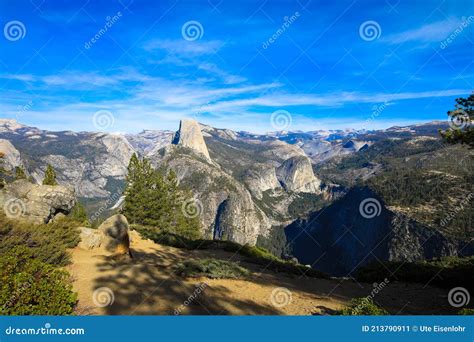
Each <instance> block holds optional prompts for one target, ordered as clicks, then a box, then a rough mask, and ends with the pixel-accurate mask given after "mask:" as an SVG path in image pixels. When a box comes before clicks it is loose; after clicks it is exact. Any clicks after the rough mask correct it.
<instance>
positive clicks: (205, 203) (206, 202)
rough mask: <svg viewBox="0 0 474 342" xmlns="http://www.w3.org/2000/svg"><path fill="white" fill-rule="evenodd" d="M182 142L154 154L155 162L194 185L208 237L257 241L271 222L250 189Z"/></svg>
mask: <svg viewBox="0 0 474 342" xmlns="http://www.w3.org/2000/svg"><path fill="white" fill-rule="evenodd" d="M188 152H189V151H187V150H186V149H183V148H182V147H181V146H179V145H178V146H174V145H171V146H168V147H167V148H166V149H164V150H163V151H162V153H158V154H156V155H154V156H152V158H151V161H152V163H153V165H154V166H156V167H158V166H161V167H165V168H166V169H168V170H173V171H174V172H175V173H176V176H177V178H178V181H179V182H180V184H181V185H183V186H185V187H187V188H190V189H192V193H193V194H195V196H196V198H195V199H196V201H197V203H198V204H197V207H198V208H199V214H200V218H201V222H202V225H203V234H204V236H205V237H206V238H211V239H212V238H215V239H226V240H232V241H235V242H238V243H241V244H245V243H249V244H251V245H254V244H255V243H256V241H257V237H258V236H259V235H266V234H267V233H268V230H269V229H270V228H271V224H270V222H269V220H268V218H267V217H266V216H265V214H264V213H263V212H262V211H261V210H260V209H259V208H258V207H257V206H256V205H255V203H254V202H253V200H252V196H251V194H250V192H249V191H248V190H247V189H246V187H245V186H244V185H243V184H241V183H240V182H238V181H236V180H235V179H234V178H233V177H232V176H231V175H229V174H227V173H226V172H225V171H223V170H222V169H221V168H220V167H218V166H217V165H214V164H209V163H207V162H205V161H203V160H202V159H201V158H196V156H195V155H194V154H192V153H188Z"/></svg>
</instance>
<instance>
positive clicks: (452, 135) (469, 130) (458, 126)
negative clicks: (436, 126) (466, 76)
mask: <svg viewBox="0 0 474 342" xmlns="http://www.w3.org/2000/svg"><path fill="white" fill-rule="evenodd" d="M454 107H455V108H454V109H453V110H451V111H449V112H448V116H449V117H450V120H451V122H452V126H453V127H452V128H449V129H447V130H446V131H440V134H441V136H442V137H443V138H444V140H445V141H447V142H448V143H451V144H467V145H469V146H470V147H471V148H472V147H474V127H472V121H473V120H474V93H472V94H471V95H470V96H469V97H468V98H462V97H460V98H457V99H456V104H455V105H454Z"/></svg>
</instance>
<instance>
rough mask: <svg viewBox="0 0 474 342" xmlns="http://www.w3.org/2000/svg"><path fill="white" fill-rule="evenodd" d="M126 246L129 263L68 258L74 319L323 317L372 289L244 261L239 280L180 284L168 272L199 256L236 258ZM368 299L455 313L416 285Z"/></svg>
mask: <svg viewBox="0 0 474 342" xmlns="http://www.w3.org/2000/svg"><path fill="white" fill-rule="evenodd" d="M131 246H132V251H133V255H134V258H133V259H132V260H114V259H113V258H110V257H105V256H103V255H100V251H98V250H89V251H86V250H82V249H79V248H75V249H73V250H72V251H71V253H72V259H73V263H72V264H71V265H70V266H68V270H69V272H70V273H71V275H72V276H73V279H74V281H73V286H74V290H75V291H76V292H78V295H79V306H78V314H92V315H101V314H111V315H116V314H118V315H174V314H183V315H189V314H193V315H209V314H212V315H224V314H232V315H254V314H257V315H269V314H283V315H310V314H323V313H325V312H326V313H328V312H331V310H337V309H340V308H342V307H343V306H345V305H347V303H348V302H349V300H350V299H351V298H354V297H364V296H367V295H368V294H369V293H370V292H371V291H372V290H373V285H372V284H359V283H356V282H354V281H351V280H341V279H332V280H323V279H315V278H306V277H296V276H289V275H285V274H281V273H280V274H277V273H273V272H267V271H264V272H262V273H260V271H261V270H260V269H259V266H257V265H253V264H249V263H244V262H242V265H243V266H245V267H247V268H249V269H250V270H251V271H252V272H253V273H252V275H251V276H250V277H249V278H248V279H246V280H230V279H208V278H200V279H182V278H180V277H178V276H176V275H175V274H174V272H173V268H174V266H175V265H177V264H178V263H179V262H181V261H184V260H189V259H193V258H204V257H213V258H217V259H226V260H233V261H240V256H239V255H234V254H233V253H228V252H224V251H210V250H202V251H187V250H181V249H177V248H173V247H168V246H162V245H159V244H156V243H154V242H152V241H150V240H144V239H142V238H140V237H139V236H137V235H135V234H134V235H133V239H132V245H131ZM95 290H97V291H96V292H95V294H96V295H95V296H94V291H95ZM112 299H113V302H112ZM374 299H375V301H376V302H377V303H378V304H379V305H380V306H382V307H383V308H385V309H386V310H388V311H389V312H390V313H392V314H434V313H445V314H449V313H454V311H453V310H452V308H450V306H449V304H448V302H447V291H445V290H442V289H438V288H433V287H427V288H423V286H422V285H415V284H404V283H389V284H388V285H387V286H386V287H385V288H384V289H383V290H382V291H380V292H379V294H377V295H376V297H375V298H374ZM110 302H112V303H110ZM109 303H110V305H105V304H109ZM101 305H105V306H103V307H101Z"/></svg>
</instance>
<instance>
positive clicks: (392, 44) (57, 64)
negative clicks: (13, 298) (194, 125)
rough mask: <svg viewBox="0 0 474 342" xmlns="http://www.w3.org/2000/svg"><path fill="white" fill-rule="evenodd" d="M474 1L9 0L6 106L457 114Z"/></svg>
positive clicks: (87, 113) (81, 111)
mask: <svg viewBox="0 0 474 342" xmlns="http://www.w3.org/2000/svg"><path fill="white" fill-rule="evenodd" d="M473 9H474V6H473V3H472V1H469V0H466V1H463V0H452V1H448V0H445V1H428V0H423V1H397V0H387V1H384V0H380V1H353V0H348V1H346V0H338V1H308V0H298V1H265V0H263V1H257V0H256V1H249V0H244V1H225V0H224V1H219V0H212V1H207V0H204V1H196V0H195V1H184V0H181V1H175V0H171V1H151V0H149V1H145V0H120V1H118V0H109V1H93V0H89V1H87V0H77V1H72V0H71V1H59V0H57V1H53V0H31V1H29V0H27V1H22V0H17V1H5V0H1V1H0V23H1V25H2V28H3V36H2V37H0V52H1V53H0V87H1V92H2V95H1V98H0V117H2V118H15V119H17V120H18V121H19V122H21V123H24V124H28V125H34V126H37V127H40V128H45V129H51V130H76V131H80V130H104V131H111V132H139V131H141V130H143V129H173V130H175V129H176V128H177V127H178V121H179V119H181V118H184V117H191V118H195V119H197V120H198V121H200V122H203V123H205V124H209V125H212V126H215V127H224V128H230V129H234V130H247V131H253V132H266V131H272V130H278V129H289V130H317V129H331V128H334V129H335V128H338V129H340V128H367V129H371V128H386V127H389V126H392V125H405V124H412V123H416V122H425V121H430V120H446V111H447V110H449V109H451V107H452V105H453V103H454V99H455V98H456V97H459V96H465V95H468V94H469V93H470V91H472V90H473V89H474V87H473V84H474V65H473V55H474V54H473V52H474V51H473V43H474V29H473V26H474V17H472V16H473V15H474V11H473ZM107 23H108V24H107ZM15 29H18V30H16V31H15ZM94 37H95V38H94ZM448 38H450V40H447V39H448ZM96 113H99V114H96ZM104 113H106V114H105V118H104V117H102V118H101V116H103V115H104ZM274 113H276V114H274Z"/></svg>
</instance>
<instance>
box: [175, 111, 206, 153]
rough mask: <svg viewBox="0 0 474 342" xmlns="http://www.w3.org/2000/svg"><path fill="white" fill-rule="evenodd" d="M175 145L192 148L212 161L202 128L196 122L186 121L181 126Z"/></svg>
mask: <svg viewBox="0 0 474 342" xmlns="http://www.w3.org/2000/svg"><path fill="white" fill-rule="evenodd" d="M173 144H175V145H181V146H184V147H188V148H191V149H192V150H194V151H196V152H198V153H200V154H202V155H203V156H204V157H205V158H206V159H207V160H209V161H210V160H211V157H210V156H209V151H208V150H207V146H206V143H205V141H204V138H203V136H202V132H201V127H200V126H199V123H198V122H197V121H196V120H192V119H184V120H181V122H180V124H179V131H178V132H176V135H175V137H174V139H173Z"/></svg>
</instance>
